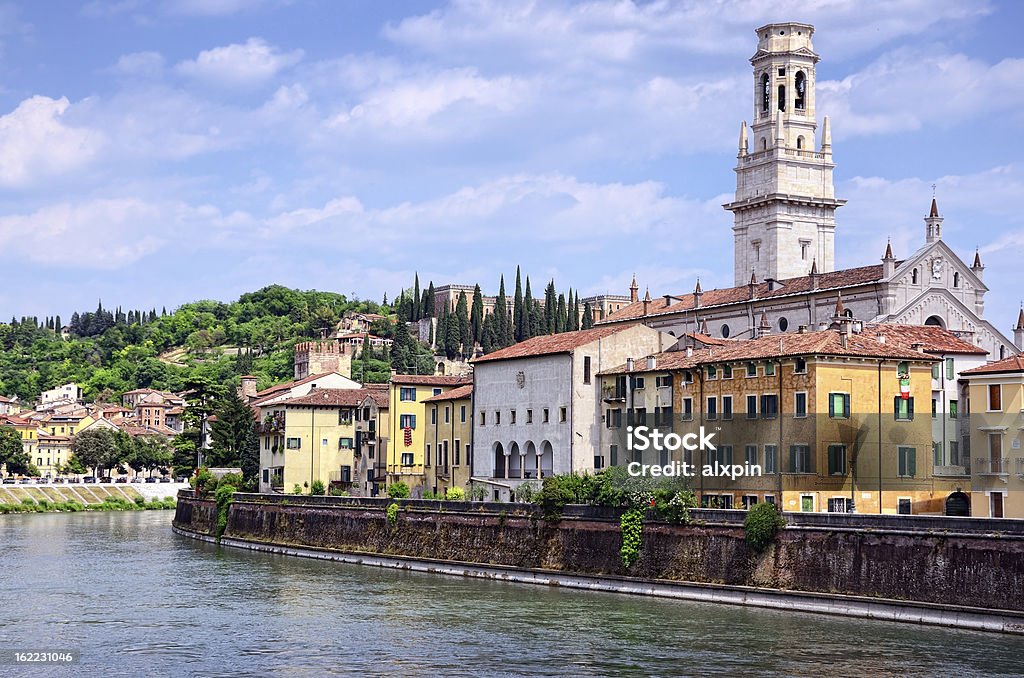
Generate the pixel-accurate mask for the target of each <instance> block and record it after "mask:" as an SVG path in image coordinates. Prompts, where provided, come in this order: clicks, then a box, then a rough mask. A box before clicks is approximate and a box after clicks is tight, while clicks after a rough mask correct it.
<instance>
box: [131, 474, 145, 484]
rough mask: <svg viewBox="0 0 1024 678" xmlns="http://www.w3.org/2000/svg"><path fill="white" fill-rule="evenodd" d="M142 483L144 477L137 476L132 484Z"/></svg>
mask: <svg viewBox="0 0 1024 678" xmlns="http://www.w3.org/2000/svg"><path fill="white" fill-rule="evenodd" d="M142 481H143V478H142V476H135V477H134V478H132V482H133V483H141V482H142Z"/></svg>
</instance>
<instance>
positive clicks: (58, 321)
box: [53, 316, 64, 334]
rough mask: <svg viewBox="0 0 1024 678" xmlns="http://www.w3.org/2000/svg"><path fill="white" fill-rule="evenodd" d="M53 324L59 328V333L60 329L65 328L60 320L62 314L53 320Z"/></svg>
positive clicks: (58, 332)
mask: <svg viewBox="0 0 1024 678" xmlns="http://www.w3.org/2000/svg"><path fill="white" fill-rule="evenodd" d="M53 324H54V326H55V327H56V328H57V334H60V331H61V330H62V329H64V325H62V324H61V322H60V316H57V319H56V320H54V321H53Z"/></svg>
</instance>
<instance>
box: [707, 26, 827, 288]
mask: <svg viewBox="0 0 1024 678" xmlns="http://www.w3.org/2000/svg"><path fill="white" fill-rule="evenodd" d="M813 33H814V27H813V26H811V25H809V24H800V23H779V24H769V25H767V26H762V27H761V28H758V29H757V38H758V40H757V53H756V54H754V56H753V57H751V58H750V63H751V65H752V66H753V67H754V117H753V122H752V124H751V125H750V127H749V129H748V127H747V123H746V122H743V124H742V125H741V126H740V140H739V154H738V156H737V163H736V170H735V171H736V199H735V200H734V201H733V202H731V203H728V204H726V205H724V207H725V209H727V210H729V211H730V212H732V213H733V215H734V221H733V234H734V239H735V256H734V278H735V283H734V284H735V285H737V286H739V285H744V284H746V283H747V282H748V281H749V280H750V278H751V274H752V273H753V276H754V277H755V278H756V279H757V280H758V281H761V280H765V279H766V278H774V279H776V280H779V279H785V278H795V277H798V276H804V275H807V274H808V272H809V271H810V270H811V265H812V264H814V263H817V270H818V272H819V273H827V272H829V271H833V270H835V228H836V221H835V211H836V208H837V207H841V206H843V205H844V204H846V201H845V200H837V199H836V197H835V191H834V188H833V186H832V169H833V168H834V167H835V165H834V163H833V162H832V135H831V133H830V131H829V123H828V118H827V117H826V118H825V119H824V121H823V124H822V130H821V143H820V145H819V146H818V147H817V149H815V133H816V131H817V127H818V122H817V118H816V117H815V110H814V104H815V100H814V85H815V74H814V67H815V65H816V64H817V63H818V60H819V57H818V55H817V54H815V52H814V48H813V46H812V45H811V35H812V34H813Z"/></svg>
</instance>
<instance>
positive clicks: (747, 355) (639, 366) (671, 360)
mask: <svg viewBox="0 0 1024 678" xmlns="http://www.w3.org/2000/svg"><path fill="white" fill-rule="evenodd" d="M843 337H844V335H843V332H840V331H837V330H821V331H819V332H807V333H805V334H799V333H796V334H773V335H768V336H765V337H760V338H758V339H748V340H745V341H735V342H731V343H730V344H729V345H728V346H712V347H708V348H701V349H696V350H694V351H693V355H692V356H690V357H687V355H686V351H670V352H666V353H659V354H657V355H656V356H655V359H656V363H657V367H656V368H655V370H654V371H662V370H672V369H687V368H691V367H695V366H697V365H704V364H709V363H722V362H732V361H737V362H738V361H743V360H764V359H767V358H783V357H788V356H805V355H824V356H836V357H850V358H881V359H887V360H926V361H929V362H932V361H934V360H936V358H933V357H932V356H930V355H928V354H926V353H923V352H920V351H914V350H911V349H909V348H905V347H903V346H898V345H893V344H891V343H885V344H880V343H879V342H878V339H876V338H875V337H874V336H873V335H872V336H870V337H869V336H866V335H864V334H851V335H849V336H847V337H846V341H845V345H844V342H843ZM626 371H627V370H626V365H619V366H617V367H615V368H612V369H610V370H605V371H603V372H602V373H601V374H609V375H610V374H625V373H626ZM632 371H633V372H646V371H649V370H647V368H646V363H645V362H644V359H643V358H637V359H636V360H635V361H634V365H633V370H632Z"/></svg>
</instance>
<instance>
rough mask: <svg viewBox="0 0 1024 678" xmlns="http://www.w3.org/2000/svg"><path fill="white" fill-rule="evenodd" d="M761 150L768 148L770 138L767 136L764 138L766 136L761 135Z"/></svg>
mask: <svg viewBox="0 0 1024 678" xmlns="http://www.w3.org/2000/svg"><path fill="white" fill-rule="evenodd" d="M761 150H762V151H767V150H768V140H767V139H766V138H764V137H761Z"/></svg>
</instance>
